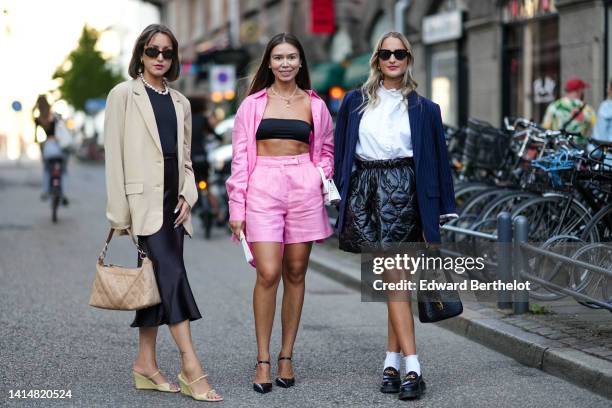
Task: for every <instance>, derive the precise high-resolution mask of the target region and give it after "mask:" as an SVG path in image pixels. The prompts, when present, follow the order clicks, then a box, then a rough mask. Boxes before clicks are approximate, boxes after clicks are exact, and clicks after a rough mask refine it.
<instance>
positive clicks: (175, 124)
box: [104, 24, 222, 401]
mask: <svg viewBox="0 0 612 408" xmlns="http://www.w3.org/2000/svg"><path fill="white" fill-rule="evenodd" d="M179 67H180V65H179V59H178V44H177V41H176V38H175V37H174V35H173V34H172V32H171V31H170V30H169V29H168V28H167V27H165V26H162V25H159V24H152V25H150V26H148V27H147V28H145V30H144V31H143V32H142V34H141V35H140V37H139V38H138V40H137V41H136V45H135V46H134V52H133V54H132V60H131V62H130V67H129V73H130V76H131V77H132V78H133V79H132V80H130V81H126V82H123V83H121V84H119V85H117V86H116V87H115V88H113V89H112V90H111V92H110V93H109V95H108V100H107V106H106V118H105V123H104V146H105V149H106V184H107V198H108V201H107V209H106V216H107V218H108V220H109V221H110V223H111V227H112V228H114V229H116V230H120V231H121V230H126V229H128V228H129V229H131V230H132V231H133V233H134V234H135V235H138V240H139V244H140V245H141V246H142V247H143V249H144V250H145V251H146V253H147V256H148V257H149V259H151V261H152V262H153V268H154V271H155V276H156V280H157V285H158V287H159V292H160V295H161V304H159V305H156V306H152V307H149V308H146V309H142V310H138V311H137V312H136V317H135V319H134V322H133V323H132V327H139V339H140V342H139V352H138V356H137V358H136V361H135V362H134V365H133V375H134V381H135V385H136V388H138V389H154V390H158V391H165V392H178V391H179V387H178V386H177V385H176V384H170V383H169V382H168V381H167V380H166V378H165V377H164V376H163V375H162V374H161V373H160V371H159V369H158V367H157V361H156V356H155V345H156V339H157V328H158V326H160V325H162V324H167V325H168V327H169V328H170V332H171V333H172V336H173V337H174V341H175V342H176V344H177V346H178V348H179V350H180V353H181V363H182V369H181V372H180V373H179V375H178V379H179V382H180V391H181V392H183V393H184V394H187V395H190V396H192V397H193V398H195V399H198V400H207V401H220V400H222V398H221V396H219V394H217V393H216V392H215V390H213V389H212V388H211V387H210V385H209V384H208V380H207V379H206V375H205V374H204V372H203V369H202V366H201V364H200V361H199V359H198V357H197V355H196V353H195V350H194V347H193V343H192V340H191V329H190V321H192V320H196V319H199V318H201V315H200V312H199V310H198V307H197V305H196V302H195V299H194V298H193V294H192V292H191V288H190V286H189V281H188V280H187V275H186V272H185V265H184V263H183V239H184V235H185V233H188V234H189V235H190V236H191V235H192V231H193V230H192V226H191V216H190V213H191V208H192V207H193V205H194V204H195V202H196V200H197V198H198V194H197V190H196V186H195V180H194V177H193V169H192V167H191V157H190V146H191V111H190V106H189V102H188V101H187V99H186V98H185V97H184V96H183V95H181V94H180V93H179V92H177V91H175V90H173V89H170V88H168V85H167V81H173V80H175V79H176V78H177V77H178V75H179Z"/></svg>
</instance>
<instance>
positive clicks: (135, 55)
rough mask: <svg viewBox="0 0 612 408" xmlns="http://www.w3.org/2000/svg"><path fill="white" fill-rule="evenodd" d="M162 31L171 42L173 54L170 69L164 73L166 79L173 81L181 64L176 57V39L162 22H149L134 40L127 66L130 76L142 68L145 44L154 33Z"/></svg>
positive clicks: (133, 75) (135, 74) (134, 75)
mask: <svg viewBox="0 0 612 408" xmlns="http://www.w3.org/2000/svg"><path fill="white" fill-rule="evenodd" d="M158 33H162V34H166V35H167V36H168V37H169V38H170V41H171V42H172V51H174V55H172V64H171V65H170V69H169V70H168V72H166V74H165V75H164V76H165V78H166V79H167V80H168V81H174V80H176V79H177V78H178V77H179V72H180V70H181V64H180V62H179V58H178V41H176V37H175V36H174V34H172V31H170V29H169V28H168V27H166V26H165V25H162V24H150V25H148V26H147V27H146V28H145V29H144V30H143V31H142V33H141V34H140V36H139V37H138V39H137V40H136V44H134V50H133V51H132V59H131V60H130V65H129V68H128V73H129V74H130V76H131V77H132V78H137V77H138V74H139V73H140V72H141V71H142V70H143V69H144V67H143V64H142V62H141V59H142V54H143V53H144V48H145V46H146V45H147V44H148V43H149V41H151V38H153V36H154V35H155V34H158Z"/></svg>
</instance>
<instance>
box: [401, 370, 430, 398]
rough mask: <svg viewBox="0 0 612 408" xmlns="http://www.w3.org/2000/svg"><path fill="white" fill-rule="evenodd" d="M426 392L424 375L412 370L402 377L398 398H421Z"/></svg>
mask: <svg viewBox="0 0 612 408" xmlns="http://www.w3.org/2000/svg"><path fill="white" fill-rule="evenodd" d="M424 392H425V381H423V377H422V376H420V375H418V374H417V373H415V372H414V371H410V372H409V373H408V374H406V375H405V376H404V378H403V379H402V385H401V386H400V393H399V397H398V398H399V399H401V400H409V399H415V398H420V397H421V395H423V393H424Z"/></svg>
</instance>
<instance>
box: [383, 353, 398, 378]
mask: <svg viewBox="0 0 612 408" xmlns="http://www.w3.org/2000/svg"><path fill="white" fill-rule="evenodd" d="M401 358H402V355H401V354H400V353H396V352H394V351H387V357H386V358H385V366H384V367H383V370H384V369H385V368H387V367H393V368H395V369H396V370H397V372H398V373H399V370H400V362H401Z"/></svg>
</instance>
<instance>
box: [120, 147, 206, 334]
mask: <svg viewBox="0 0 612 408" xmlns="http://www.w3.org/2000/svg"><path fill="white" fill-rule="evenodd" d="M177 204H178V161H177V158H176V156H170V157H164V205H163V208H164V210H163V211H164V220H163V223H162V226H161V228H160V229H159V231H157V232H156V233H155V234H153V235H148V236H142V235H141V236H138V242H139V244H140V245H141V248H142V249H143V250H144V251H145V252H146V253H147V256H148V257H149V259H150V260H151V262H152V263H153V270H154V272H155V279H156V280H157V287H158V288H159V294H160V297H161V303H160V304H158V305H155V306H151V307H148V308H146V309H141V310H137V311H136V317H135V318H134V321H133V322H132V324H131V326H132V327H155V326H160V325H162V324H176V323H180V322H182V321H184V320H190V321H193V320H197V319H200V318H201V317H202V315H200V311H199V310H198V306H197V304H196V302H195V299H194V297H193V293H192V292H191V287H190V286H189V281H188V280H187V272H186V270H185V263H184V262H183V241H184V239H185V233H186V232H185V228H183V226H182V225H181V226H179V227H178V228H174V220H175V219H176V217H177V215H178V213H177V214H174V209H175V208H176V206H177Z"/></svg>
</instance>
